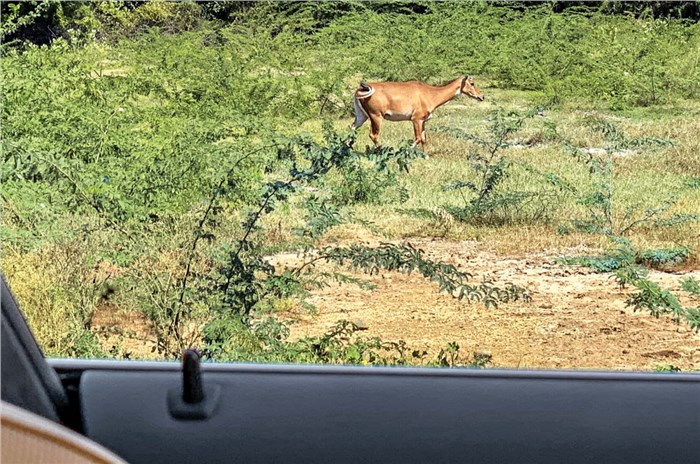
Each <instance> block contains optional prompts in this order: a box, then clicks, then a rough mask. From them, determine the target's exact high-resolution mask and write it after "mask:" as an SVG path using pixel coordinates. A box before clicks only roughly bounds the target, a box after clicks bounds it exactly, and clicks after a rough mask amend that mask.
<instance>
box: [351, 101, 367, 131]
mask: <svg viewBox="0 0 700 464" xmlns="http://www.w3.org/2000/svg"><path fill="white" fill-rule="evenodd" d="M368 119H369V115H368V114H367V111H365V109H364V108H363V107H362V105H361V104H360V99H359V98H357V97H355V123H354V124H353V125H352V128H353V129H357V128H358V127H360V126H361V125H362V124H364V123H365V121H367V120H368Z"/></svg>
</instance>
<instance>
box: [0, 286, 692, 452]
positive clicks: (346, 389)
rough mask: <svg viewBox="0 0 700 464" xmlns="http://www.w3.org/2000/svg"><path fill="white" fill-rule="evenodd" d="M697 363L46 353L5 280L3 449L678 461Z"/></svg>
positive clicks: (687, 445) (687, 446)
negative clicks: (543, 364)
mask: <svg viewBox="0 0 700 464" xmlns="http://www.w3.org/2000/svg"><path fill="white" fill-rule="evenodd" d="M699 392H700V376H698V375H697V374H686V373H672V374H668V373H635V372H605V371H600V372H585V371H575V372H573V371H546V370H542V371H537V370H518V369H482V370H475V369H440V368H402V367H391V368H378V367H349V366H347V367H346V366H312V365H274V364H271V365H263V364H259V365H258V364H236V363H201V364H200V360H199V356H198V354H197V353H196V352H195V351H187V352H186V353H184V354H183V360H182V363H176V362H148V361H108V360H85V359H80V360H79V359H45V358H44V357H43V355H42V352H41V350H40V349H39V347H38V346H37V344H36V342H35V341H34V339H33V337H32V334H31V332H30V330H29V328H28V326H27V324H26V322H25V320H24V318H23V316H22V313H21V312H20V309H19V308H18V306H17V303H16V301H15V299H14V298H13V297H12V294H11V292H10V289H9V288H8V286H7V284H6V283H5V281H4V279H3V281H2V401H3V408H2V427H3V430H2V432H3V434H2V445H3V446H2V457H3V462H123V461H122V460H125V461H126V462H130V463H160V462H162V463H175V462H182V463H186V462H385V463H389V462H396V463H407V462H479V463H489V462H513V463H526V462H533V463H534V462H537V463H561V462H567V463H587V462H611V463H660V462H669V463H670V462H674V463H684V462H687V463H691V462H698V461H699V460H700V447H698V446H697V443H698V438H699V436H698V435H699V434H700V395H699V394H698V393H699Z"/></svg>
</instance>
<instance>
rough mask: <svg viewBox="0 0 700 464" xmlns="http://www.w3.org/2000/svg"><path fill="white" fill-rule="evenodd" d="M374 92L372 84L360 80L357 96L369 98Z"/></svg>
mask: <svg viewBox="0 0 700 464" xmlns="http://www.w3.org/2000/svg"><path fill="white" fill-rule="evenodd" d="M373 93H374V87H372V86H371V85H369V84H367V83H365V82H360V88H359V89H357V90H356V91H355V97H356V98H368V97H370V96H372V94H373Z"/></svg>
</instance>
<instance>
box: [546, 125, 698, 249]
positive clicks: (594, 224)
mask: <svg viewBox="0 0 700 464" xmlns="http://www.w3.org/2000/svg"><path fill="white" fill-rule="evenodd" d="M587 124H588V125H589V126H591V127H592V128H593V130H594V131H595V132H598V133H600V134H602V135H603V136H604V137H605V138H606V140H607V142H608V144H607V146H606V147H605V149H604V155H603V156H602V157H598V156H596V155H594V154H593V153H591V152H586V151H584V150H582V149H581V148H579V147H577V146H575V145H573V144H572V143H570V142H569V141H567V140H563V144H564V147H565V149H566V151H568V152H569V153H570V154H571V155H572V156H573V157H574V158H575V159H576V160H577V161H579V162H581V163H582V164H584V165H585V166H586V167H587V168H588V171H589V173H590V175H591V178H592V180H593V189H592V190H587V191H582V190H580V189H578V188H576V187H575V186H574V185H573V184H572V183H571V182H568V181H567V180H565V179H563V178H561V177H560V176H557V175H556V174H552V173H548V174H547V175H546V176H545V177H546V179H547V181H548V182H549V183H551V184H552V185H554V186H556V187H557V188H559V189H561V190H562V191H565V192H568V193H570V194H572V195H573V196H574V198H575V199H576V202H577V203H578V204H580V205H581V206H583V207H585V208H586V210H587V212H588V217H587V218H586V219H575V220H573V221H572V224H573V226H574V227H575V228H576V229H578V230H580V231H584V232H589V233H598V234H604V235H609V236H624V235H626V234H628V233H629V232H631V231H632V230H633V229H635V228H637V227H640V226H642V225H647V224H654V225H659V226H677V225H679V224H684V223H688V222H697V221H698V220H700V215H696V214H673V215H669V214H668V213H667V212H668V211H669V210H670V209H671V208H673V206H674V205H675V204H676V201H677V194H675V193H669V195H668V196H667V198H666V199H665V200H664V201H663V202H661V204H657V205H654V206H650V207H646V208H643V207H642V205H640V204H632V205H628V206H625V207H624V208H622V207H621V204H622V202H621V201H620V198H619V197H620V193H619V190H618V189H617V187H616V183H615V180H616V163H615V160H614V154H615V152H616V151H617V150H621V149H626V148H629V147H637V148H640V147H652V146H669V145H672V144H673V143H674V142H673V141H672V140H670V139H660V138H637V139H630V138H628V137H627V136H626V135H625V134H624V133H623V132H622V131H621V130H620V129H619V128H618V127H617V126H616V125H615V124H613V123H611V122H610V121H606V120H601V119H595V118H594V119H589V120H587Z"/></svg>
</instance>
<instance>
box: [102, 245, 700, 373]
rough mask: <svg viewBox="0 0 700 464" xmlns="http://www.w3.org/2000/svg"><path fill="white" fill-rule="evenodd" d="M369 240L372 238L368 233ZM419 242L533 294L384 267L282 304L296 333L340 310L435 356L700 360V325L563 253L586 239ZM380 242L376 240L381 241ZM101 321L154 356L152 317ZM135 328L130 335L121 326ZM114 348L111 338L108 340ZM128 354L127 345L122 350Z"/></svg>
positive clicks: (668, 282) (674, 284) (502, 361)
mask: <svg viewBox="0 0 700 464" xmlns="http://www.w3.org/2000/svg"><path fill="white" fill-rule="evenodd" d="M370 242H373V241H372V240H370ZM411 243H412V244H413V245H414V246H416V247H418V248H421V249H423V250H426V253H427V255H428V256H429V257H431V258H432V259H436V260H441V261H445V262H449V263H452V264H455V265H457V266H459V268H460V269H461V270H464V271H467V272H470V273H471V274H473V275H474V282H478V281H480V280H481V279H483V278H488V279H492V280H493V281H494V282H497V283H505V282H513V283H514V284H517V285H520V286H524V287H525V288H527V289H528V291H529V293H530V295H531V297H532V301H530V302H524V301H518V302H515V303H507V304H501V305H499V306H498V308H488V309H487V308H486V307H484V305H483V304H479V303H467V302H464V301H462V302H460V301H458V300H457V299H455V298H452V297H451V296H450V295H448V294H446V293H444V292H443V293H441V292H439V291H438V286H437V284H435V283H433V282H430V281H428V280H426V279H424V278H423V277H421V276H418V275H406V274H401V273H398V272H382V273H380V274H378V275H374V276H368V275H364V274H360V275H359V276H361V277H362V278H364V279H366V280H369V281H371V282H373V283H374V284H375V285H376V286H377V288H376V289H375V290H374V291H370V290H362V289H360V288H358V287H357V286H354V285H343V286H339V285H333V286H331V287H328V288H325V289H321V290H314V291H313V292H312V295H311V298H310V299H309V302H310V303H312V304H313V305H314V306H315V307H316V309H317V312H316V314H310V313H309V312H307V311H306V310H298V311H293V312H292V311H290V312H287V313H282V314H279V316H280V317H281V318H283V319H285V320H287V321H290V320H297V322H296V323H294V324H292V325H291V338H293V339H295V338H300V337H303V336H306V335H320V334H322V333H324V332H326V331H328V330H329V329H330V328H332V327H333V326H334V325H335V323H336V322H337V321H339V320H341V319H346V320H350V321H353V322H355V323H359V324H362V325H363V326H366V327H367V330H366V331H363V332H362V335H363V336H367V337H371V336H380V337H381V338H382V339H384V340H387V341H389V340H405V341H406V342H407V344H408V346H409V347H410V348H411V349H425V350H427V351H428V353H429V355H430V357H431V358H432V357H434V355H435V354H436V353H437V351H438V350H439V349H440V348H442V347H445V346H446V345H447V344H448V343H449V342H453V341H454V342H457V343H458V344H459V346H460V352H461V353H463V354H465V355H468V354H471V353H473V352H476V351H479V352H487V353H490V354H491V355H492V364H491V365H492V366H493V367H501V368H544V369H612V370H655V369H656V368H658V367H660V366H669V365H672V366H674V367H677V368H680V369H681V370H683V371H689V370H700V334H698V333H696V332H694V331H692V330H691V329H690V328H689V327H688V325H687V324H683V323H681V324H676V323H675V322H674V321H673V320H672V319H671V317H670V316H662V317H660V318H658V319H655V318H654V317H652V316H651V315H650V314H649V313H647V312H637V313H635V312H634V311H633V310H632V309H631V308H626V307H625V300H626V299H627V297H628V295H629V294H630V293H632V290H630V289H629V288H628V289H625V290H620V289H619V288H618V286H617V285H616V283H615V282H614V280H613V279H612V278H611V277H610V274H597V273H594V272H591V271H590V270H588V269H586V268H581V267H576V266H568V265H563V264H558V263H556V259H557V258H561V257H564V256H581V255H590V254H593V251H592V250H587V249H585V248H580V249H568V250H558V251H555V252H545V253H539V254H530V255H525V256H518V257H511V258H504V257H503V256H498V255H496V254H493V253H490V252H488V251H483V250H480V249H479V243H478V242H473V241H472V242H470V241H467V242H451V241H446V240H438V239H435V240H431V239H413V240H411ZM373 244H375V245H376V244H377V243H373ZM298 260H299V258H298V257H297V255H295V254H280V255H276V256H274V257H272V259H271V261H272V262H273V263H274V264H275V265H278V266H285V265H293V264H295V263H296V262H297V261H298ZM688 276H693V277H695V278H696V279H700V270H694V269H693V270H683V271H676V272H661V271H651V272H650V275H649V278H650V279H651V280H653V281H655V282H657V283H659V284H660V285H661V286H662V288H671V289H672V290H674V292H677V293H676V294H677V295H680V296H681V302H682V303H683V304H686V305H693V306H694V305H697V302H693V301H689V300H684V299H683V298H682V296H683V293H682V292H679V288H680V283H679V282H680V280H681V279H683V278H684V277H688ZM93 323H94V325H95V326H96V328H98V329H99V328H102V329H103V330H109V328H110V327H115V326H118V327H122V328H127V330H126V333H125V332H123V331H122V332H121V333H122V336H118V334H116V333H113V334H111V336H109V337H108V340H110V341H109V342H108V343H107V345H112V343H114V344H115V345H117V346H118V349H117V351H118V352H119V353H121V355H123V353H129V352H130V353H132V355H133V356H136V357H146V358H148V357H153V356H155V355H154V354H153V351H152V349H153V343H152V342H151V341H148V339H149V338H152V337H148V336H147V333H148V324H147V323H146V321H145V320H144V319H143V316H141V315H137V314H123V313H119V312H116V311H115V309H114V308H112V307H105V308H100V310H99V311H98V313H97V314H96V317H95V320H94V322H93ZM128 333H130V334H131V335H130V336H129V335H127V336H126V337H124V336H123V335H125V334H128ZM105 349H107V350H109V349H110V346H105ZM115 355H117V356H120V354H118V353H115Z"/></svg>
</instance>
